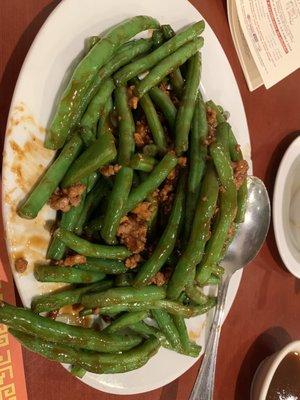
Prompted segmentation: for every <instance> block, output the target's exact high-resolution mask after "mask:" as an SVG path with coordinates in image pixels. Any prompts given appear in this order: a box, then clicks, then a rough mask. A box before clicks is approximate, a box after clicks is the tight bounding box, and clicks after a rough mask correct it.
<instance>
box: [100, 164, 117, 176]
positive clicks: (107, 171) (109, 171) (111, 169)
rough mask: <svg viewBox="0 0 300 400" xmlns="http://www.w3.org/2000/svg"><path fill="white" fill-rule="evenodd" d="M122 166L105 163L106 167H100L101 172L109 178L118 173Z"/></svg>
mask: <svg viewBox="0 0 300 400" xmlns="http://www.w3.org/2000/svg"><path fill="white" fill-rule="evenodd" d="M121 168H122V166H121V165H119V164H115V165H105V167H102V168H101V169H100V173H101V174H102V175H103V176H106V177H107V178H108V177H110V176H113V175H116V174H117V173H118V172H119V171H120V169H121Z"/></svg>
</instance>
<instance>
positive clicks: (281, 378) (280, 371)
mask: <svg viewBox="0 0 300 400" xmlns="http://www.w3.org/2000/svg"><path fill="white" fill-rule="evenodd" d="M266 400H300V354H299V353H296V352H294V353H289V354H287V355H286V356H285V357H284V359H283V360H282V361H281V363H280V364H279V366H278V367H277V369H276V371H275V374H274V376H273V379H272V381H271V385H270V388H269V390H268V394H267V398H266Z"/></svg>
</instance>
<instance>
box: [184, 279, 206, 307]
mask: <svg viewBox="0 0 300 400" xmlns="http://www.w3.org/2000/svg"><path fill="white" fill-rule="evenodd" d="M185 292H186V294H187V295H188V297H189V298H190V299H191V300H192V301H193V302H194V303H196V304H200V305H202V304H205V303H206V302H207V300H208V297H207V296H206V295H205V294H204V293H202V292H201V291H200V290H199V288H198V287H197V286H196V285H195V284H194V283H191V284H189V285H187V286H186V288H185Z"/></svg>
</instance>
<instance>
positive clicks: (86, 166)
mask: <svg viewBox="0 0 300 400" xmlns="http://www.w3.org/2000/svg"><path fill="white" fill-rule="evenodd" d="M116 155H117V151H116V147H115V143H114V138H113V136H112V135H110V134H107V135H101V136H99V138H98V139H97V140H95V141H94V142H93V143H92V145H91V146H90V147H88V148H87V149H86V150H85V151H84V152H83V153H82V154H81V155H80V156H79V158H78V159H77V160H76V161H75V162H74V163H73V164H72V165H71V167H70V168H69V170H68V172H67V174H66V175H65V177H64V179H63V181H62V183H61V185H62V187H68V186H71V185H73V184H74V183H78V182H80V180H81V179H83V178H85V177H86V176H88V175H90V174H91V173H92V172H94V171H96V170H97V169H99V168H100V167H102V166H103V165H105V164H108V163H109V162H111V161H113V160H114V159H115V157H116Z"/></svg>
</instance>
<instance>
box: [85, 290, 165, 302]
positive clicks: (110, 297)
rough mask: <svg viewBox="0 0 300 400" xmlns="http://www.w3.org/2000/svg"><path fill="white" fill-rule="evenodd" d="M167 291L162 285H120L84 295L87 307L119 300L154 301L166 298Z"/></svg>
mask: <svg viewBox="0 0 300 400" xmlns="http://www.w3.org/2000/svg"><path fill="white" fill-rule="evenodd" d="M165 297H166V291H165V289H164V288H162V287H157V286H154V285H152V286H146V287H144V288H140V289H137V288H133V287H118V288H113V289H108V290H107V291H106V292H103V293H93V294H89V295H86V296H83V297H82V301H81V303H82V305H84V306H85V307H105V306H110V305H114V304H115V303H118V302H129V303H136V302H141V301H146V300H148V301H152V300H153V301H154V300H160V299H164V298H165Z"/></svg>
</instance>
